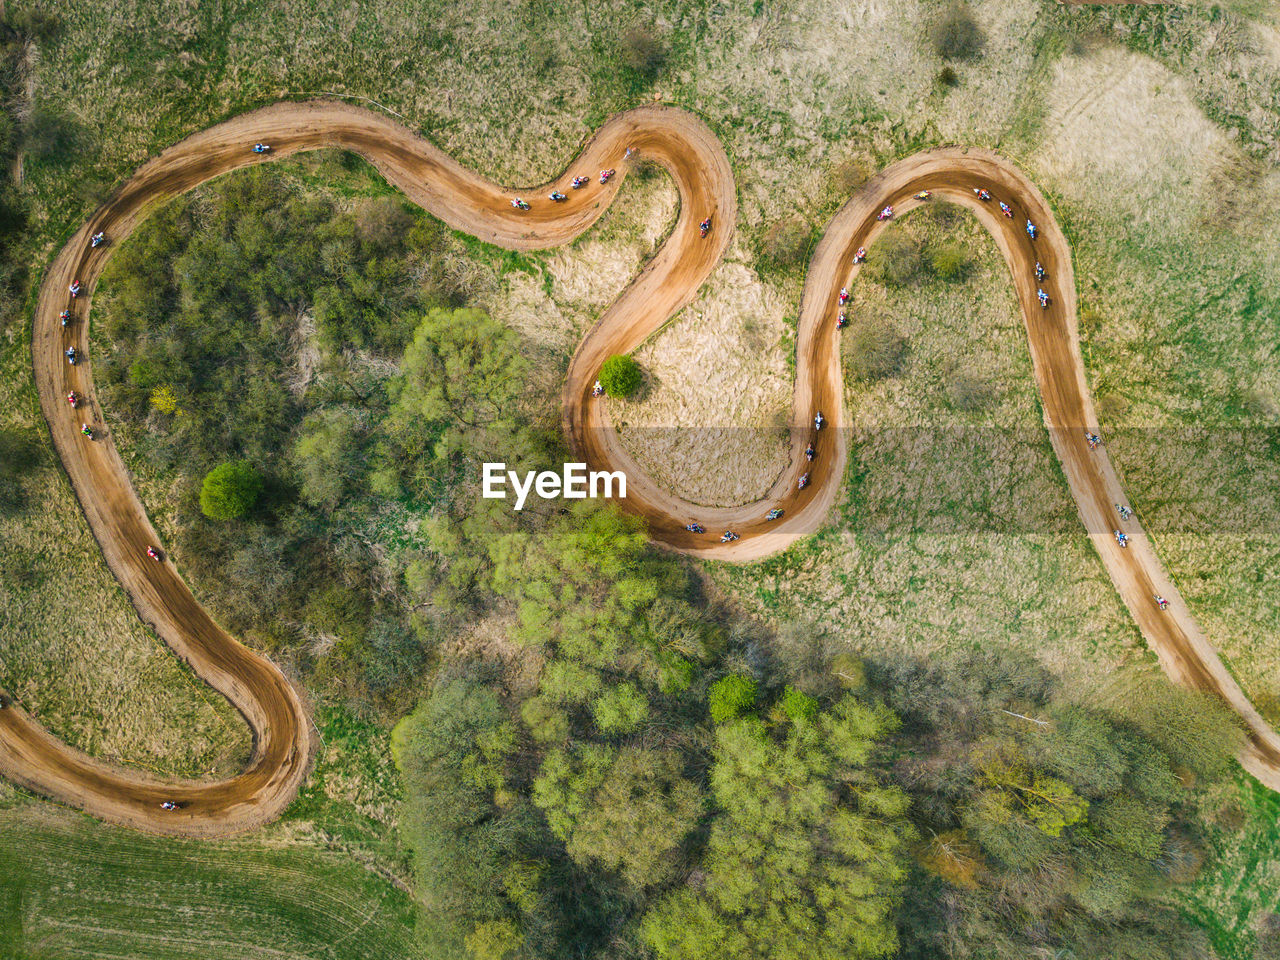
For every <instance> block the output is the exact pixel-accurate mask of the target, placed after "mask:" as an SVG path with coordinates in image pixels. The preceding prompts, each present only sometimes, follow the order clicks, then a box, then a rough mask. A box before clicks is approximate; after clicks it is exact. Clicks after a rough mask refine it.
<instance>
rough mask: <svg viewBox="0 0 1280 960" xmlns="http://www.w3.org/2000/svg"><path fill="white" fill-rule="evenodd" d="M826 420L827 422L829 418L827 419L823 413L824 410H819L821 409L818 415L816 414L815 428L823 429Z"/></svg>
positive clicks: (814, 419)
mask: <svg viewBox="0 0 1280 960" xmlns="http://www.w3.org/2000/svg"><path fill="white" fill-rule="evenodd" d="M826 422H827V420H826V418H825V417H824V416H823V415H822V411H821V410H819V411H818V413H817V416H815V417H814V418H813V429H815V430H821V429H822V425H823V424H824V423H826Z"/></svg>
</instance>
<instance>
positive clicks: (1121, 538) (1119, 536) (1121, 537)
mask: <svg viewBox="0 0 1280 960" xmlns="http://www.w3.org/2000/svg"><path fill="white" fill-rule="evenodd" d="M1112 532H1113V533H1114V534H1115V538H1116V543H1118V544H1120V547H1121V549H1123V548H1124V547H1127V546H1129V535H1128V534H1127V533H1124V532H1123V531H1120V530H1113V531H1112Z"/></svg>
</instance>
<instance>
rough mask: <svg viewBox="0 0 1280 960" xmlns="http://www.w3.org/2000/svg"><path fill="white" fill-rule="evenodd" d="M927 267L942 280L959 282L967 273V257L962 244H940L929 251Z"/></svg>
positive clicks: (952, 242) (951, 242) (953, 242)
mask: <svg viewBox="0 0 1280 960" xmlns="http://www.w3.org/2000/svg"><path fill="white" fill-rule="evenodd" d="M929 266H930V268H931V269H932V270H933V272H934V275H935V276H938V277H941V278H942V279H943V280H959V279H960V278H962V277H963V276H964V275H965V274H966V273H968V272H969V255H968V253H967V252H966V251H965V248H964V244H962V243H956V242H955V241H950V242H948V243H940V244H938V245H937V246H936V247H934V248H933V249H932V250H930V251H929Z"/></svg>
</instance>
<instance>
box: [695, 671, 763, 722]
mask: <svg viewBox="0 0 1280 960" xmlns="http://www.w3.org/2000/svg"><path fill="white" fill-rule="evenodd" d="M755 702H756V682H755V681H754V680H752V679H751V678H750V677H744V676H743V675H742V674H740V673H731V674H729V675H728V676H727V677H721V678H720V679H719V680H717V681H716V682H715V683H713V684H712V685H711V692H710V693H709V694H708V696H707V704H708V707H709V709H710V712H711V719H712V720H714V721H715V722H716V723H724V722H725V721H727V720H732V719H734V718H735V717H739V716H741V715H742V714H743V713H745V712H746V711H748V710H750V709H751V708H752V707H753V706H755Z"/></svg>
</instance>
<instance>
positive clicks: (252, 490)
mask: <svg viewBox="0 0 1280 960" xmlns="http://www.w3.org/2000/svg"><path fill="white" fill-rule="evenodd" d="M261 493H262V475H261V474H260V473H258V471H257V470H255V469H254V468H253V467H252V466H251V465H250V464H248V463H245V462H244V461H243V460H235V461H232V462H230V463H223V464H219V465H218V466H216V467H214V468H213V469H212V470H210V471H209V473H208V474H207V475H206V476H205V478H204V483H202V484H201V485H200V512H201V513H203V514H204V515H205V516H206V517H208V518H209V519H210V520H238V519H240V518H241V517H243V516H245V515H246V514H247V513H248V512H249V511H250V510H252V509H253V505H254V504H255V503H257V502H258V497H259V495H260V494H261Z"/></svg>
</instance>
